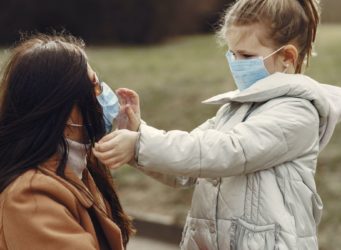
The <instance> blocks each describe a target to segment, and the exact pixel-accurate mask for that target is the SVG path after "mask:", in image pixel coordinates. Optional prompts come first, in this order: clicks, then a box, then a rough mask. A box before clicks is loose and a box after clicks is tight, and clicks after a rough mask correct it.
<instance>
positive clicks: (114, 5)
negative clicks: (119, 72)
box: [0, 0, 341, 44]
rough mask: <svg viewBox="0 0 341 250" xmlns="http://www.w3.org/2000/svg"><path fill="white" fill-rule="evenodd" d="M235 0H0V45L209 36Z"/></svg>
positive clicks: (334, 2)
mask: <svg viewBox="0 0 341 250" xmlns="http://www.w3.org/2000/svg"><path fill="white" fill-rule="evenodd" d="M231 2H233V0H58V1H56V0H29V1H28V0H0V30H1V32H0V43H2V44H4V43H13V41H15V40H17V39H18V38H19V32H27V31H40V32H47V31H49V30H52V29H56V30H61V29H63V28H65V29H66V30H68V31H70V32H71V33H72V34H74V35H76V36H81V37H82V38H84V39H85V40H86V41H88V42H91V43H113V42H115V43H117V42H118V43H125V44H126V43H133V44H146V43H155V42H160V41H162V40H164V39H166V38H168V37H170V36H174V35H181V34H192V33H198V32H210V31H213V30H214V28H215V27H216V26H217V22H218V20H219V19H220V17H221V15H222V13H223V11H224V9H225V8H226V7H227V6H228V5H229V4H230V3H231ZM322 3H323V6H324V13H325V15H324V17H325V20H326V21H338V20H340V19H341V18H340V15H338V10H339V9H340V6H341V3H340V1H339V0H325V1H322Z"/></svg>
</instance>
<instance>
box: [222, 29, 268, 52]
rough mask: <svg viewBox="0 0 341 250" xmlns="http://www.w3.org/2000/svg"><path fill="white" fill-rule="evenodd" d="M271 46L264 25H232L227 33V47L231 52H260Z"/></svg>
mask: <svg viewBox="0 0 341 250" xmlns="http://www.w3.org/2000/svg"><path fill="white" fill-rule="evenodd" d="M266 44H271V40H270V39H269V38H268V36H267V33H266V29H265V27H264V25H262V24H259V23H256V24H250V25H232V26H231V27H230V28H229V29H228V32H227V45H228V47H229V49H230V50H233V51H234V50H236V51H237V50H243V51H258V50H261V49H265V48H269V47H270V46H267V45H266Z"/></svg>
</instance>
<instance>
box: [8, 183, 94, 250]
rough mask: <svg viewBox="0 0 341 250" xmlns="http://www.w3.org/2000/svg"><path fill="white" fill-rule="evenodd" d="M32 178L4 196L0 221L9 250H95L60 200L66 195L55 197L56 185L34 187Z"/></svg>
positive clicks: (92, 241) (91, 240) (92, 240)
mask: <svg viewBox="0 0 341 250" xmlns="http://www.w3.org/2000/svg"><path fill="white" fill-rule="evenodd" d="M34 178H35V177H34ZM34 178H32V183H30V184H29V185H27V187H26V188H22V189H20V190H15V191H14V192H12V193H7V194H6V197H5V200H4V207H3V214H2V219H3V233H4V237H5V241H6V244H7V247H8V249H9V250H12V249H13V250H14V249H26V250H31V249H32V250H36V249H49V250H60V249H64V250H68V249H69V250H74V249H84V250H95V249H97V247H96V246H97V243H96V241H95V239H94V238H93V237H92V235H91V234H89V233H87V232H86V231H85V230H84V229H83V228H82V226H81V225H80V224H79V223H78V221H77V219H76V217H75V216H74V215H73V214H72V212H71V211H70V210H69V209H68V205H65V204H63V203H64V202H63V200H62V199H60V196H62V195H64V194H65V195H66V197H67V195H68V194H66V192H64V190H63V188H61V189H60V190H59V194H57V193H58V191H57V189H58V188H57V187H56V183H55V182H53V181H51V183H45V184H48V185H50V187H48V188H44V185H39V186H37V185H35V180H34ZM48 185H45V187H47V186H48ZM50 190H55V191H53V192H50Z"/></svg>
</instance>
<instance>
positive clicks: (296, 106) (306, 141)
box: [138, 98, 319, 178]
mask: <svg viewBox="0 0 341 250" xmlns="http://www.w3.org/2000/svg"><path fill="white" fill-rule="evenodd" d="M318 126H319V116H318V113H317V110H316V109H315V107H314V106H313V105H312V104H311V103H310V102H309V101H306V100H303V99H298V98H283V100H282V102H280V103H279V102H276V106H274V107H271V108H269V109H267V110H265V111H263V112H260V113H258V114H257V115H254V116H250V118H249V119H248V120H247V121H245V122H243V123H239V124H238V125H236V126H235V127H234V128H233V129H232V130H230V131H228V132H226V133H224V132H220V131H217V130H214V129H209V130H205V131H202V130H195V131H193V132H192V133H187V132H183V131H170V132H168V133H166V132H164V131H161V130H157V129H155V128H152V127H149V126H146V125H143V126H142V127H141V136H140V140H139V143H140V146H139V152H138V164H139V165H140V166H143V168H144V169H145V170H149V171H156V172H161V173H167V174H173V175H184V176H189V177H202V178H217V177H227V176H234V175H241V174H248V173H252V172H255V171H259V170H264V169H268V168H271V167H274V166H276V165H278V164H281V163H284V162H286V161H291V160H294V159H296V158H297V157H299V156H301V155H304V154H305V153H306V152H310V151H311V150H312V149H313V147H316V143H317V144H318V140H319V135H318Z"/></svg>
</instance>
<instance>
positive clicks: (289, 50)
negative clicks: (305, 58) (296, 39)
mask: <svg viewBox="0 0 341 250" xmlns="http://www.w3.org/2000/svg"><path fill="white" fill-rule="evenodd" d="M282 55H283V59H282V60H283V61H282V63H283V66H284V67H286V68H287V67H289V66H291V65H292V66H293V67H294V68H296V64H297V59H298V50H297V48H296V47H295V46H294V45H292V44H289V45H287V46H285V47H284V48H283V52H282Z"/></svg>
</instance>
